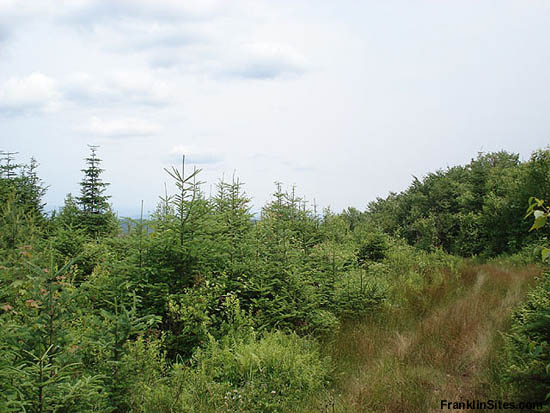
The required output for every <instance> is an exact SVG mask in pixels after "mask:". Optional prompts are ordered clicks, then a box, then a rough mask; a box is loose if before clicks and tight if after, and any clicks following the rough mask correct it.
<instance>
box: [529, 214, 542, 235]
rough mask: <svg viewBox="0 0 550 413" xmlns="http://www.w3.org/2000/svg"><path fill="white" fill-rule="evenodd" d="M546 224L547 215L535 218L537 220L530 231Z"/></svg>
mask: <svg viewBox="0 0 550 413" xmlns="http://www.w3.org/2000/svg"><path fill="white" fill-rule="evenodd" d="M545 224H546V215H543V216H540V217H538V218H537V219H535V222H534V223H533V226H532V227H531V228H529V231H533V230H534V229H540V228H542V227H543V226H544V225H545Z"/></svg>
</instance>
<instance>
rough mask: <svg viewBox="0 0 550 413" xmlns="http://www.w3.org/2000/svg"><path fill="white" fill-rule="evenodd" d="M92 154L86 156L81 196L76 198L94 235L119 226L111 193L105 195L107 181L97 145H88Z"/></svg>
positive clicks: (111, 230) (85, 221)
mask: <svg viewBox="0 0 550 413" xmlns="http://www.w3.org/2000/svg"><path fill="white" fill-rule="evenodd" d="M88 146H89V148H90V155H89V156H88V157H87V158H85V160H86V165H87V167H86V168H85V169H82V172H84V178H83V179H82V181H81V182H80V196H79V197H77V198H76V200H77V202H78V204H79V205H80V208H81V212H82V222H83V224H84V227H85V229H86V231H87V232H88V233H89V234H90V235H91V236H93V237H95V236H97V235H100V234H106V233H110V232H113V231H114V230H115V228H116V227H117V224H116V217H114V215H113V213H112V212H111V209H110V207H109V203H108V202H107V201H108V199H109V198H110V196H109V195H105V191H106V190H107V186H108V185H110V184H109V183H107V182H103V180H102V179H101V174H102V173H103V171H104V169H101V168H100V163H101V159H99V158H98V157H97V153H96V152H97V148H98V146H96V145H88Z"/></svg>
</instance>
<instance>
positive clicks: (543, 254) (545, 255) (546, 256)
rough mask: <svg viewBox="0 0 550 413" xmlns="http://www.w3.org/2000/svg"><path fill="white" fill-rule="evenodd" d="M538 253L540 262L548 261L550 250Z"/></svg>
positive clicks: (545, 249)
mask: <svg viewBox="0 0 550 413" xmlns="http://www.w3.org/2000/svg"><path fill="white" fill-rule="evenodd" d="M540 253H541V256H542V260H543V261H546V260H547V259H548V257H550V248H543V249H542V251H541V252H540Z"/></svg>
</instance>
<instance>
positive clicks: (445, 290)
mask: <svg viewBox="0 0 550 413" xmlns="http://www.w3.org/2000/svg"><path fill="white" fill-rule="evenodd" d="M539 272H540V271H539V269H537V268H536V267H525V268H521V269H506V268H504V267H500V266H496V265H483V266H475V267H473V266H470V267H465V268H463V269H462V270H461V271H460V273H459V276H458V277H456V276H454V277H451V276H449V278H448V279H447V280H444V281H443V282H441V283H440V284H438V285H435V286H428V288H426V290H425V291H423V292H422V294H425V295H426V296H425V297H424V298H425V300H428V301H427V302H428V305H427V307H424V308H420V310H418V308H416V307H415V306H411V308H401V309H397V310H392V311H389V312H388V313H386V314H384V315H381V316H379V317H376V318H373V319H372V320H367V321H365V322H362V323H355V324H350V325H347V326H345V327H344V328H343V329H342V333H341V334H340V335H339V336H338V337H337V338H336V340H335V341H334V343H332V346H331V347H332V348H331V351H332V353H333V354H332V357H333V360H335V361H336V362H337V363H340V365H341V380H340V381H339V383H338V386H337V387H338V389H337V393H336V394H335V395H334V397H333V398H332V399H331V401H330V402H329V405H330V406H329V408H328V409H326V410H327V411H333V409H334V411H335V412H372V411H377V412H429V411H431V412H436V411H447V412H448V411H452V410H439V407H440V403H441V400H448V401H461V400H471V399H479V400H485V399H488V398H491V397H492V398H496V395H491V394H489V392H490V389H489V385H490V377H489V369H490V367H489V366H490V364H491V361H492V358H494V357H495V354H496V350H497V348H498V346H499V331H501V330H502V329H505V328H506V325H507V322H508V320H509V315H510V312H511V311H512V309H513V308H514V306H515V305H516V304H517V303H518V302H519V301H520V300H521V299H522V297H523V296H524V294H525V291H526V288H527V286H528V285H529V283H530V281H531V280H533V278H534V277H535V276H536V275H538V274H539ZM425 300H424V301H425Z"/></svg>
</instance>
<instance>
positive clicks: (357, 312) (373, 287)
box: [332, 270, 388, 319]
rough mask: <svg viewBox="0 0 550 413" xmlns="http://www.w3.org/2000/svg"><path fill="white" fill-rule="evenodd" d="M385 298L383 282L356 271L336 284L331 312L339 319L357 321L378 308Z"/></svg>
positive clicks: (385, 289) (386, 290)
mask: <svg viewBox="0 0 550 413" xmlns="http://www.w3.org/2000/svg"><path fill="white" fill-rule="evenodd" d="M387 296H388V287H387V285H386V284H385V281H384V280H379V279H377V278H374V277H372V276H366V275H363V274H362V272H361V270H360V271H356V272H353V273H350V274H348V275H347V276H346V277H345V278H344V279H341V280H339V282H338V283H337V284H336V291H335V294H334V302H333V303H332V305H333V306H332V310H333V311H334V313H335V314H336V315H337V316H338V317H340V318H343V319H359V318H362V317H364V316H365V315H367V314H368V313H370V312H372V311H373V310H374V309H375V308H378V307H379V306H380V305H381V304H382V303H383V302H384V301H385V300H386V298H387Z"/></svg>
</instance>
